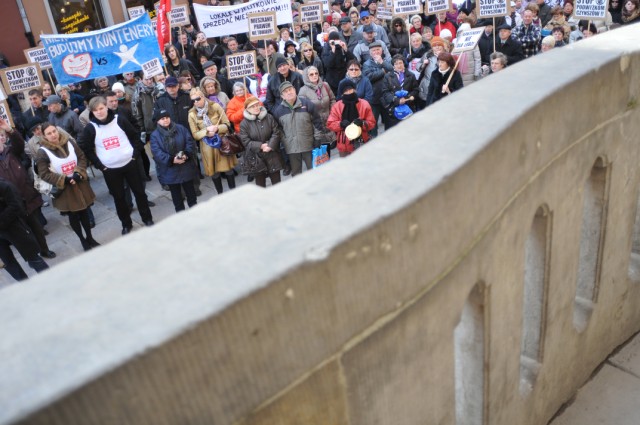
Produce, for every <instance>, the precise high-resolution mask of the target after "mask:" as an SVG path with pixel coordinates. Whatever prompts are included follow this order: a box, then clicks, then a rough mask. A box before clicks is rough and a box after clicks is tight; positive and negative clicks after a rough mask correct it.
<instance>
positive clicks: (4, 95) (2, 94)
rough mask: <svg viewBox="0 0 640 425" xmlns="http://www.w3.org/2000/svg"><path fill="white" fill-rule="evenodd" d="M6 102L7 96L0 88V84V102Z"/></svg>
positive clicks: (0, 85) (0, 86) (0, 87)
mask: <svg viewBox="0 0 640 425" xmlns="http://www.w3.org/2000/svg"><path fill="white" fill-rule="evenodd" d="M1 100H7V95H6V94H4V89H3V88H2V84H0V101H1Z"/></svg>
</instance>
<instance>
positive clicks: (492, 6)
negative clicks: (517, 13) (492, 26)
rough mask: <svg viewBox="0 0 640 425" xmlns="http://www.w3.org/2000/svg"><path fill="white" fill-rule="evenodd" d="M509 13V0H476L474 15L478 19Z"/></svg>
mask: <svg viewBox="0 0 640 425" xmlns="http://www.w3.org/2000/svg"><path fill="white" fill-rule="evenodd" d="M510 13H511V10H510V1H509V0H478V3H477V5H476V16H477V17H478V19H484V18H495V17H498V16H506V15H509V14H510Z"/></svg>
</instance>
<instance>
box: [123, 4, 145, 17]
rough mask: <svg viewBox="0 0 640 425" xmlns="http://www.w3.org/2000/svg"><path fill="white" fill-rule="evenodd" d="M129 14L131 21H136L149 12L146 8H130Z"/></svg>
mask: <svg viewBox="0 0 640 425" xmlns="http://www.w3.org/2000/svg"><path fill="white" fill-rule="evenodd" d="M127 13H128V14H129V19H135V18H137V17H138V16H140V15H144V14H145V13H147V11H146V10H145V8H144V6H135V7H128V8H127Z"/></svg>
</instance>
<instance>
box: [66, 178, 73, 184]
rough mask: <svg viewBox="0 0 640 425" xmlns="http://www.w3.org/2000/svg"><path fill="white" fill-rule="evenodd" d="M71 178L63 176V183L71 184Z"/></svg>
mask: <svg viewBox="0 0 640 425" xmlns="http://www.w3.org/2000/svg"><path fill="white" fill-rule="evenodd" d="M72 179H73V178H72V177H69V176H64V184H65V185H68V184H71V180H72Z"/></svg>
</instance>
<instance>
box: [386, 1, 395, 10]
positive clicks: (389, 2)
mask: <svg viewBox="0 0 640 425" xmlns="http://www.w3.org/2000/svg"><path fill="white" fill-rule="evenodd" d="M384 3H385V5H386V6H387V9H393V0H385V1H384Z"/></svg>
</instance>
